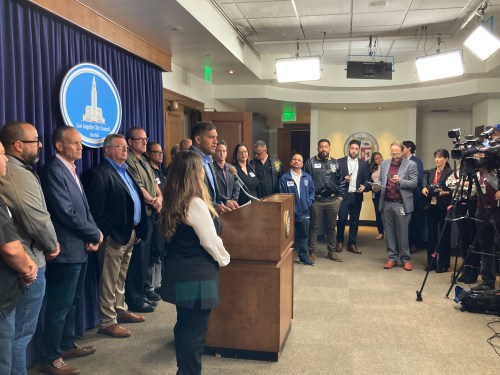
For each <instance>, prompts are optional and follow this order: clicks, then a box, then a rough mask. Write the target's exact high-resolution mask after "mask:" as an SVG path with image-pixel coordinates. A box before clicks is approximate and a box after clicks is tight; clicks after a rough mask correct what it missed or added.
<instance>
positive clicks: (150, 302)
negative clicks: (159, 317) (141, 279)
mask: <svg viewBox="0 0 500 375" xmlns="http://www.w3.org/2000/svg"><path fill="white" fill-rule="evenodd" d="M144 302H146V303H147V304H148V305H151V306H153V307H156V306H158V301H152V300H150V299H149V298H144Z"/></svg>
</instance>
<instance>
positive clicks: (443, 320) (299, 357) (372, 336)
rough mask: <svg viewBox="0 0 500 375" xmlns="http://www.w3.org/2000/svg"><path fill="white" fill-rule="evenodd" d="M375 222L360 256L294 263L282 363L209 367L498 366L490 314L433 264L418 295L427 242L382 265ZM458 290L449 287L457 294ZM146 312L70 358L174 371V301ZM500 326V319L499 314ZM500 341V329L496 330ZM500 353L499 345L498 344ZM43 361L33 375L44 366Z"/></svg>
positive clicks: (370, 371)
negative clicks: (462, 306)
mask: <svg viewBox="0 0 500 375" xmlns="http://www.w3.org/2000/svg"><path fill="white" fill-rule="evenodd" d="M375 235H376V230H375V229H374V228H368V227H364V228H360V233H359V236H358V245H359V249H360V250H362V251H363V254H362V255H355V254H352V253H348V252H346V251H345V250H344V251H343V252H342V253H341V254H340V256H341V257H342V258H343V259H344V262H343V263H336V262H332V261H330V260H328V259H326V258H325V257H326V247H325V244H324V243H321V244H320V247H319V250H320V252H319V254H318V255H319V257H318V260H317V262H316V266H314V267H310V266H303V265H300V264H298V263H296V264H295V311H294V320H293V323H292V330H291V333H290V336H289V337H288V341H287V343H286V345H285V348H284V351H283V353H282V356H281V359H280V361H279V362H277V363H273V362H260V361H249V360H240V359H227V358H215V357H211V356H208V355H205V356H204V357H203V374H206V375H210V374H214V375H215V374H217V375H224V374H227V375H235V374H258V375H266V374H286V375H291V374H297V375H298V374H313V375H316V374H318V375H319V374H343V375H344V374H345V375H348V374H367V375H378V374H380V375H382V374H383V375H386V374H443V375H444V374H481V375H487V374H492V375H493V374H495V375H496V374H498V373H500V357H499V356H498V355H497V354H496V353H495V351H494V349H493V348H492V347H491V346H490V345H489V344H488V343H487V339H488V337H490V336H492V335H493V332H492V331H491V330H490V329H489V328H488V327H487V323H488V322H490V321H495V320H496V321H499V318H498V317H495V316H492V315H481V314H472V313H468V312H461V311H460V310H459V305H457V304H456V303H455V302H453V300H452V299H445V298H444V296H445V294H446V292H447V290H448V288H449V286H450V273H444V274H436V273H434V272H432V273H430V275H429V278H428V280H427V284H426V286H425V288H424V291H423V302H416V301H415V299H416V293H415V291H416V290H417V289H420V286H421V284H422V281H423V278H424V275H425V272H424V267H425V251H420V252H418V253H416V254H414V256H413V259H412V262H413V265H414V270H413V271H412V272H407V271H404V270H403V269H402V267H396V268H393V269H391V270H385V269H383V268H382V266H383V264H384V262H385V260H386V251H385V242H384V240H382V241H375V240H374V238H375ZM453 296H454V293H453V292H452V293H451V294H450V297H451V298H452V297H453ZM146 317H147V321H146V322H145V323H140V324H128V325H126V326H127V328H129V329H131V330H132V332H133V334H132V336H131V337H130V338H127V339H113V338H108V337H105V336H102V335H98V334H97V333H96V331H97V329H94V330H91V331H89V332H88V333H87V335H86V336H85V337H84V338H83V339H81V340H80V344H82V345H95V346H96V347H97V352H96V353H95V354H94V355H92V356H89V357H85V358H77V359H70V360H68V363H70V364H71V365H73V366H75V367H78V368H79V369H80V370H81V374H92V375H105V374H113V375H114V374H127V375H128V374H134V375H140V374H151V375H154V374H175V372H176V365H175V352H174V347H173V332H172V329H173V326H174V323H175V308H174V307H173V306H171V305H169V304H166V303H164V302H160V305H159V307H158V308H157V310H156V311H155V312H154V313H152V314H146ZM494 327H495V328H496V331H497V332H500V321H499V322H498V323H494ZM494 342H495V343H496V345H498V346H500V338H496V339H494ZM499 353H500V350H499ZM37 373H38V372H37V366H35V367H34V368H33V369H31V371H30V374H37Z"/></svg>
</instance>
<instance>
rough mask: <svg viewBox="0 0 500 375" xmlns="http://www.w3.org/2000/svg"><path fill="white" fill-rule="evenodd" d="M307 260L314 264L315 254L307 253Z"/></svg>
mask: <svg viewBox="0 0 500 375" xmlns="http://www.w3.org/2000/svg"><path fill="white" fill-rule="evenodd" d="M309 260H310V261H311V262H315V261H316V253H309Z"/></svg>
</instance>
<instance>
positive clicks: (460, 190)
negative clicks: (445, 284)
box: [416, 158, 499, 302]
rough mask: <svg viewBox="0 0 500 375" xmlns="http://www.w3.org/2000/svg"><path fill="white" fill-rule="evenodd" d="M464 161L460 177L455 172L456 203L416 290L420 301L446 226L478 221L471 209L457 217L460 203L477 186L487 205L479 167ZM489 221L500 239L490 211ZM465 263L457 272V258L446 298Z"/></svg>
mask: <svg viewBox="0 0 500 375" xmlns="http://www.w3.org/2000/svg"><path fill="white" fill-rule="evenodd" d="M469 159H471V160H474V161H475V160H476V159H475V158H469ZM464 162H465V159H462V161H461V164H460V171H461V174H460V177H458V176H457V174H456V168H455V172H454V173H455V177H456V178H458V183H457V188H456V189H455V192H454V194H453V198H452V199H453V202H454V203H453V205H452V208H451V209H450V210H449V211H448V212H447V214H446V218H445V224H444V226H443V228H442V229H441V232H440V234H439V237H438V241H437V243H436V246H435V248H434V251H433V254H432V257H431V261H430V263H429V264H428V267H427V272H426V274H425V277H424V280H423V283H422V286H421V288H420V290H417V292H416V293H417V301H419V302H421V301H423V299H422V291H423V289H424V287H425V284H426V282H427V278H428V276H429V272H430V271H431V269H432V268H433V266H434V264H435V262H437V257H438V254H439V251H438V249H439V245H440V243H441V240H442V236H443V234H444V233H445V230H446V227H447V226H448V225H451V224H452V222H453V221H458V220H475V221H477V219H476V218H472V217H470V213H469V210H467V211H466V215H465V216H464V217H460V216H459V215H458V216H459V217H458V218H456V216H457V215H456V214H457V212H459V210H458V207H460V205H461V204H462V203H464V202H465V203H467V202H469V201H470V199H471V194H472V189H473V187H475V188H476V191H477V195H478V203H479V202H480V203H481V204H482V207H487V205H486V201H485V199H484V195H483V192H482V190H481V185H480V184H479V180H478V178H477V170H478V169H477V168H467V166H469V165H468V164H471V163H470V162H469V163H468V164H467V165H466V163H464ZM462 171H463V172H462ZM465 187H467V192H466V194H464V189H465ZM464 196H465V198H464ZM488 221H489V222H490V223H491V224H492V226H493V228H494V232H495V238H496V239H497V240H498V239H499V235H498V232H497V229H496V226H495V223H494V220H493V218H492V217H491V214H489V213H488ZM488 255H490V254H488ZM469 256H470V251H468V255H467V257H466V258H468V257H469ZM491 256H493V257H495V254H494V253H493V254H491ZM465 263H466V261H465V260H464V262H463V264H462V266H461V267H460V270H459V271H458V273H456V272H455V271H456V266H457V260H456V259H455V269H454V271H453V275H452V284H451V285H450V288H449V289H448V292H447V293H446V298H448V296H449V294H450V291H451V289H452V288H453V285H454V284H456V282H457V279H458V275H459V274H460V272H462V270H463V267H464V264H465Z"/></svg>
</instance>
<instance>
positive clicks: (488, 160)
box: [448, 127, 500, 173]
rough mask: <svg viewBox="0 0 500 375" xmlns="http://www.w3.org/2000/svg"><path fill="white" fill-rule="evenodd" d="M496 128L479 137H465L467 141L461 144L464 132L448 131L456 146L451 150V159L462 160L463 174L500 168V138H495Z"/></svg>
mask: <svg viewBox="0 0 500 375" xmlns="http://www.w3.org/2000/svg"><path fill="white" fill-rule="evenodd" d="M494 132H495V128H494V127H492V128H490V129H488V130H487V131H485V132H483V133H481V134H480V135H479V137H474V136H472V135H465V140H464V141H463V142H461V136H462V132H461V130H460V129H452V130H449V131H448V138H451V139H454V141H453V144H454V145H455V146H454V147H453V149H452V150H451V157H452V159H455V160H461V165H462V168H463V169H462V168H461V170H462V171H463V172H466V173H467V172H470V173H472V172H477V171H479V169H481V168H483V167H486V168H487V169H489V170H493V169H498V168H499V167H500V158H498V155H500V138H493V133H494Z"/></svg>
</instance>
